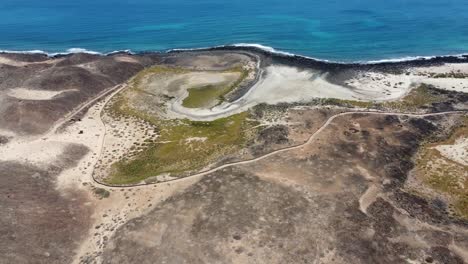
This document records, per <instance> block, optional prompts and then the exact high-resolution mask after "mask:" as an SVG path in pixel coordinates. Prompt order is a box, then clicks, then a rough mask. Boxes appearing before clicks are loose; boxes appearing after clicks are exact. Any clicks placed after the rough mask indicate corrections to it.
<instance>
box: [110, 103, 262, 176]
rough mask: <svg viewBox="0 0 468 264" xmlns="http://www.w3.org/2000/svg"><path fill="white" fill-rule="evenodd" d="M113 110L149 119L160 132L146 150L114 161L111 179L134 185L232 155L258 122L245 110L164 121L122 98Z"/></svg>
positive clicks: (148, 143) (240, 146)
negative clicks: (208, 118)
mask: <svg viewBox="0 0 468 264" xmlns="http://www.w3.org/2000/svg"><path fill="white" fill-rule="evenodd" d="M116 102H117V103H118V105H117V106H115V107H114V108H113V109H114V111H118V112H120V113H121V114H125V115H132V116H135V117H138V118H142V119H145V120H147V121H149V122H151V123H152V124H154V125H155V126H157V127H158V130H159V131H160V133H161V134H160V136H159V137H158V139H157V140H156V141H154V142H147V147H146V148H145V150H143V151H142V152H140V153H138V154H137V155H136V156H134V157H132V158H130V159H124V160H121V161H118V162H116V163H114V164H113V165H112V167H111V173H110V176H109V177H108V178H107V180H106V181H107V182H108V183H110V184H131V183H137V182H140V181H142V180H145V179H148V178H150V177H153V176H157V175H161V174H170V175H182V174H183V173H184V172H189V171H193V170H199V169H201V168H203V167H205V166H207V165H209V164H210V163H212V162H215V161H216V160H217V159H218V158H219V157H221V156H223V155H227V154H232V153H234V152H236V151H238V150H240V149H241V148H243V147H244V146H245V144H246V143H247V142H248V141H249V140H250V139H252V138H253V136H254V130H253V129H251V128H252V127H253V126H255V125H256V122H254V121H250V120H249V119H248V116H249V113H247V112H243V113H240V114H236V115H233V116H230V117H226V118H220V119H217V120H214V121H209V122H202V121H190V120H185V119H184V120H162V119H157V117H154V116H148V115H146V114H144V113H141V112H138V111H135V110H134V109H132V108H130V107H128V106H127V105H126V104H125V100H123V99H122V98H120V100H117V101H116Z"/></svg>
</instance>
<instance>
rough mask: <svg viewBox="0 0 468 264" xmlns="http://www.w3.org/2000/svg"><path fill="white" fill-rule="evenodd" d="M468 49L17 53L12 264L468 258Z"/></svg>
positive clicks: (2, 62) (3, 248)
mask: <svg viewBox="0 0 468 264" xmlns="http://www.w3.org/2000/svg"><path fill="white" fill-rule="evenodd" d="M467 111H468V57H447V58H433V59H430V60H415V61H408V62H398V63H380V64H339V63H326V62H320V61H314V60H311V59H306V58H302V57H293V56H285V55H278V54H271V53H268V52H266V51H262V50H259V49H256V48H234V47H224V48H215V49H207V50H199V51H178V52H168V53H142V54H129V53H114V54H109V55H93V54H85V53H77V54H69V55H59V56H54V57H48V56H46V55H42V54H13V53H0V195H1V196H2V197H1V198H2V199H0V211H1V214H0V223H1V227H0V234H2V240H1V241H0V263H177V264H178V263H410V264H416V263H420V264H422V263H440V264H442V263H443V264H448V263H468V114H467Z"/></svg>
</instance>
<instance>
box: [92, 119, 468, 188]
mask: <svg viewBox="0 0 468 264" xmlns="http://www.w3.org/2000/svg"><path fill="white" fill-rule="evenodd" d="M463 113H468V111H463V110H461V111H446V112H439V113H428V114H410V113H398V112H378V111H348V112H343V113H339V114H336V115H333V116H331V117H330V118H328V119H327V121H325V123H324V124H323V125H322V126H321V127H320V128H319V129H318V130H317V131H315V132H314V133H313V134H312V135H311V136H310V137H309V139H308V140H307V141H306V142H304V143H302V144H299V145H295V146H290V147H286V148H282V149H278V150H275V151H272V152H270V153H267V154H265V155H262V156H259V157H257V158H252V159H247V160H243V161H236V162H231V163H226V164H224V165H221V166H218V167H216V168H212V169H209V170H206V171H202V172H199V173H196V174H192V175H189V176H186V177H183V178H178V179H172V180H167V181H162V182H158V183H163V182H172V181H181V180H184V179H187V178H191V177H200V176H204V175H207V174H210V173H213V172H216V171H218V170H222V169H224V168H228V167H232V166H236V165H243V164H250V163H254V162H257V161H260V160H263V159H266V158H268V157H271V156H273V155H276V154H279V153H283V152H287V151H291V150H295V149H300V148H302V147H304V146H306V145H309V144H311V143H312V142H313V141H314V139H315V138H316V137H317V136H318V135H319V134H320V133H321V132H322V131H323V130H325V129H326V128H327V127H328V125H330V124H331V123H332V122H333V120H335V119H336V118H338V117H341V116H346V115H352V114H372V115H396V116H408V117H419V118H422V117H428V116H440V115H447V114H463ZM101 122H102V120H101ZM103 124H104V123H103ZM104 138H105V132H104V136H103V142H104ZM101 150H102V145H101ZM93 181H94V183H95V184H96V185H97V186H99V187H105V188H108V189H114V188H115V189H122V188H131V187H137V186H153V185H156V184H158V183H139V184H133V185H125V186H113V185H109V184H106V183H103V182H100V181H98V180H96V179H95V178H94V177H93Z"/></svg>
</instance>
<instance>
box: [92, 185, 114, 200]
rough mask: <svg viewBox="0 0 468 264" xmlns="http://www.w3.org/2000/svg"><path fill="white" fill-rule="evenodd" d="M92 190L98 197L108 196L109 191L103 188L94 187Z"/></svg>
mask: <svg viewBox="0 0 468 264" xmlns="http://www.w3.org/2000/svg"><path fill="white" fill-rule="evenodd" d="M93 191H94V194H95V195H96V196H97V197H99V199H103V198H108V197H109V196H110V192H109V191H108V190H106V189H103V188H94V189H93Z"/></svg>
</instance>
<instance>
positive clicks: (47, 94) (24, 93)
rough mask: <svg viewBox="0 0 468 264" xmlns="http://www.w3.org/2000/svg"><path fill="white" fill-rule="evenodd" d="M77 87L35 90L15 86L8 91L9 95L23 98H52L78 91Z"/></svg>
mask: <svg viewBox="0 0 468 264" xmlns="http://www.w3.org/2000/svg"><path fill="white" fill-rule="evenodd" d="M76 91H77V90H76V89H68V90H61V91H46V90H34V89H28V88H21V87H20V88H14V89H10V90H9V91H8V93H7V95H8V96H10V97H14V98H16V99H21V100H52V99H54V97H56V96H58V95H60V94H63V93H69V92H76Z"/></svg>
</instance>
